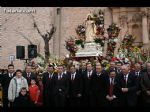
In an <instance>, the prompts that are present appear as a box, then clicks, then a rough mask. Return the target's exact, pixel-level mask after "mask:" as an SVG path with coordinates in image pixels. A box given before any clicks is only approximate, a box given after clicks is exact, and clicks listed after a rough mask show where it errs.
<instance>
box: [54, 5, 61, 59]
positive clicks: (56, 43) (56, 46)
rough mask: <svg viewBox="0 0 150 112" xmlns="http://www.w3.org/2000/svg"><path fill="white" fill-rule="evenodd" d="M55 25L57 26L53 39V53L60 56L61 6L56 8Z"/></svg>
mask: <svg viewBox="0 0 150 112" xmlns="http://www.w3.org/2000/svg"><path fill="white" fill-rule="evenodd" d="M54 11H55V15H54V25H55V26H56V32H55V35H54V39H53V53H54V55H56V56H58V57H59V56H60V41H61V8H60V7H57V8H55V9H54Z"/></svg>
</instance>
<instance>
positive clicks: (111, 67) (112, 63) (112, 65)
mask: <svg viewBox="0 0 150 112" xmlns="http://www.w3.org/2000/svg"><path fill="white" fill-rule="evenodd" d="M109 64H110V67H109V68H108V69H107V73H109V72H110V71H111V70H115V71H116V72H117V67H116V63H115V62H114V61H111V62H110V63H109Z"/></svg>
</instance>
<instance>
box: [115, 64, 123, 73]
mask: <svg viewBox="0 0 150 112" xmlns="http://www.w3.org/2000/svg"><path fill="white" fill-rule="evenodd" d="M121 66H122V63H121V62H117V63H116V68H117V69H116V72H117V74H120V73H121Z"/></svg>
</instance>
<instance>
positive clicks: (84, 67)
mask: <svg viewBox="0 0 150 112" xmlns="http://www.w3.org/2000/svg"><path fill="white" fill-rule="evenodd" d="M84 72H86V63H85V62H82V63H81V67H80V69H79V74H81V75H82V76H83V74H84Z"/></svg>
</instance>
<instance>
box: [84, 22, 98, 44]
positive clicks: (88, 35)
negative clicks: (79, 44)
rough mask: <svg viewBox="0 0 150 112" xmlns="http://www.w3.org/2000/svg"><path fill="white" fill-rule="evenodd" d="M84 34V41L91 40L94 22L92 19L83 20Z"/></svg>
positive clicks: (93, 34) (93, 36)
mask: <svg viewBox="0 0 150 112" xmlns="http://www.w3.org/2000/svg"><path fill="white" fill-rule="evenodd" d="M85 28H86V30H85V36H86V42H92V41H94V38H95V36H96V35H95V31H94V29H95V22H94V21H93V20H86V22H85Z"/></svg>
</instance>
